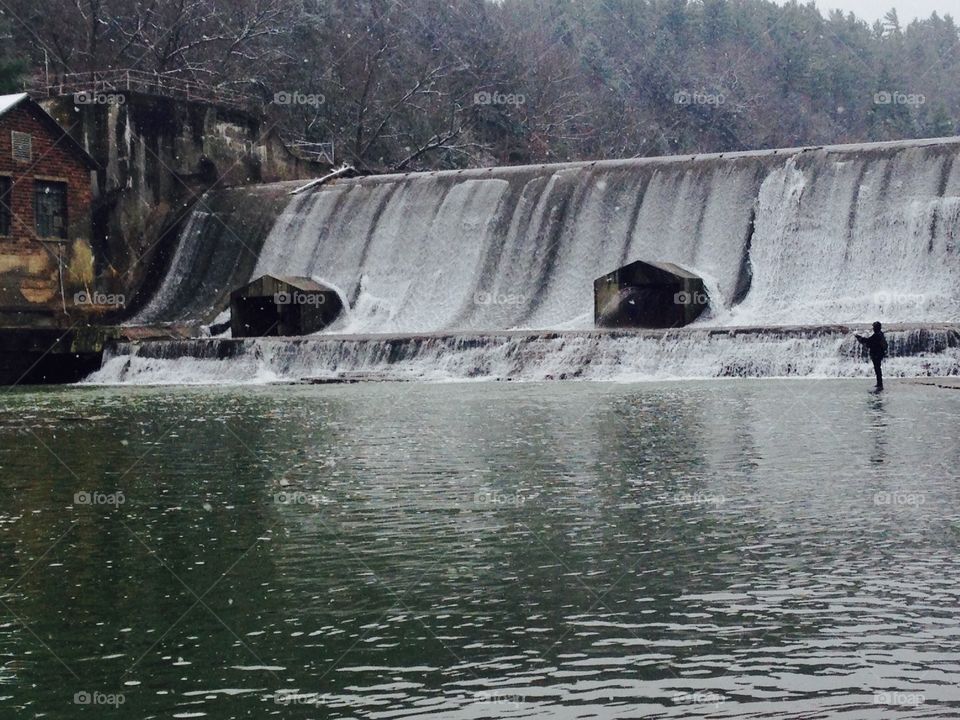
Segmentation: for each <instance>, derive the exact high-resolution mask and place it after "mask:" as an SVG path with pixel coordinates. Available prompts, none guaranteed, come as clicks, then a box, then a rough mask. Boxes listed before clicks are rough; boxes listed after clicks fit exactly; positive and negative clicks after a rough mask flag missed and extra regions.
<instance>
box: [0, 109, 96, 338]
mask: <svg viewBox="0 0 960 720" xmlns="http://www.w3.org/2000/svg"><path fill="white" fill-rule="evenodd" d="M95 168H96V163H95V162H94V160H93V159H92V158H91V157H90V155H88V154H87V152H86V151H85V150H84V149H83V147H81V146H80V145H79V144H78V143H77V142H76V141H75V140H73V139H72V138H71V137H70V136H69V134H67V132H66V131H65V130H64V128H62V127H61V126H60V125H59V124H58V123H57V122H56V120H54V119H53V118H52V117H51V116H50V115H48V114H47V113H46V112H45V111H44V110H43V108H41V107H40V106H39V105H38V104H37V103H35V102H34V101H33V100H31V99H30V98H29V97H28V96H27V95H26V93H19V94H16V95H0V327H2V326H8V327H9V326H24V325H26V326H52V325H59V324H63V323H64V321H66V320H67V319H68V317H69V315H71V314H76V312H77V311H82V310H84V309H89V308H85V307H81V306H86V305H89V303H90V301H91V297H92V296H91V292H90V291H91V290H92V285H93V277H94V257H93V250H92V245H91V217H90V201H91V174H90V173H91V171H92V170H94V169H95Z"/></svg>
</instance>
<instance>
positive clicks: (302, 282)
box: [263, 273, 333, 292]
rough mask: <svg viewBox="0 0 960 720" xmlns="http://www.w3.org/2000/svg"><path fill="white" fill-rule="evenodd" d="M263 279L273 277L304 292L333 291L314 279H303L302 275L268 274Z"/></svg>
mask: <svg viewBox="0 0 960 720" xmlns="http://www.w3.org/2000/svg"><path fill="white" fill-rule="evenodd" d="M263 277H272V278H273V279H274V280H278V281H280V282H282V283H286V284H287V285H289V286H290V287H295V288H296V289H297V290H303V291H304V292H329V291H331V290H332V289H333V288H330V287H327V286H326V285H321V284H320V283H318V282H317V281H316V280H314V279H313V278H308V277H301V276H300V275H270V274H269V273H268V274H267V275H264V276H263Z"/></svg>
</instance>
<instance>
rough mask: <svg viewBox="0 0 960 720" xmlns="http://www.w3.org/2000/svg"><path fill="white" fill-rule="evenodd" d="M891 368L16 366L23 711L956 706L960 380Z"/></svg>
mask: <svg viewBox="0 0 960 720" xmlns="http://www.w3.org/2000/svg"><path fill="white" fill-rule="evenodd" d="M867 385H868V384H867V383H866V382H865V381H826V382H825V381H820V382H817V381H803V380H797V381H773V380H771V381H729V382H709V383H706V382H705V383H694V382H685V383H672V384H645V385H591V384H559V383H558V384H548V385H535V384H526V385H510V384H460V385H453V384H451V385H415V384H398V385H388V384H379V385H357V386H342V387H258V388H234V389H203V388H194V389H186V390H171V389H163V390H160V389H139V390H129V389H80V390H76V389H74V390H62V389H60V390H52V391H43V392H35V391H29V390H17V391H14V392H8V393H5V394H3V395H2V396H0V662H2V666H0V716H2V717H4V718H5V717H17V718H19V717H23V718H27V717H30V718H33V717H41V716H42V717H46V718H57V719H59V718H73V717H78V716H83V717H87V716H89V717H101V716H106V717H130V718H141V717H143V718H188V717H209V718H240V717H243V718H247V717H250V718H253V717H283V718H288V717H289V718H394V717H404V718H414V717H443V718H471V719H479V718H504V717H507V718H509V717H531V718H564V719H568V718H620V717H624V718H626V717H630V718H636V717H691V716H710V717H727V716H730V717H777V718H785V717H794V718H801V717H802V718H819V717H843V718H861V717H862V718H885V717H942V718H955V717H958V716H960V617H958V608H960V572H958V567H957V557H958V552H957V551H958V545H960V510H958V508H960V488H958V467H960V464H958V461H960V450H958V439H960V438H958V435H960V434H958V431H957V427H958V421H960V392H956V391H951V390H942V389H935V388H928V387H920V386H914V385H907V384H900V385H894V384H891V386H890V388H889V390H888V392H887V394H886V395H885V396H882V397H881V396H875V395H870V394H868V393H867V392H866V388H867ZM121 701H122V707H120V709H119V711H117V712H114V711H113V708H114V707H115V705H116V704H117V703H120V702H121ZM110 713H113V714H110Z"/></svg>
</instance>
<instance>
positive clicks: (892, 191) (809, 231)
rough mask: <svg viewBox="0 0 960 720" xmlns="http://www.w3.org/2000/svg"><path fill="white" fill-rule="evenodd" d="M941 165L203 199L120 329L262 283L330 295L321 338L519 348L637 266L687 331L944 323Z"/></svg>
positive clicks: (510, 170)
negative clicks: (672, 288)
mask: <svg viewBox="0 0 960 720" xmlns="http://www.w3.org/2000/svg"><path fill="white" fill-rule="evenodd" d="M958 154H960V138H941V139H932V140H918V141H906V142H893V143H877V144H868V145H848V146H832V147H821V148H800V149H786V150H770V151H758V152H745V153H733V154H723V155H702V156H684V157H669V158H650V159H637V160H619V161H603V162H592V163H570V164H561V165H540V166H524V167H507V168H489V169H475V170H462V171H446V172H433V173H410V174H406V175H387V176H375V177H361V178H353V179H341V180H338V181H336V182H335V183H333V184H330V185H327V186H323V187H321V188H319V189H317V190H316V191H313V192H309V193H303V194H300V195H294V196H291V195H289V192H290V191H291V190H292V189H294V188H295V187H296V186H297V184H295V183H277V184H271V185H262V186H255V187H250V188H234V189H225V190H219V191H214V192H211V193H208V194H207V195H206V196H205V197H204V199H203V200H202V202H200V203H198V206H197V207H196V208H195V209H194V211H193V213H192V214H191V216H190V217H189V219H188V221H187V223H186V227H185V229H184V231H183V233H182V237H181V239H180V242H179V246H178V248H177V250H176V253H175V255H174V257H173V258H172V261H171V264H170V268H169V270H168V271H167V273H166V276H165V277H164V279H163V281H162V283H161V284H160V287H159V289H158V291H157V292H156V294H155V295H154V297H153V298H152V299H151V300H150V302H149V303H147V304H146V305H145V307H144V308H143V309H142V310H141V311H140V313H139V314H138V315H137V316H136V317H135V318H134V319H133V320H132V322H133V323H134V324H144V325H155V324H164V323H170V324H186V325H196V326H200V325H205V324H209V323H212V322H214V321H215V320H218V319H219V320H220V321H221V322H222V321H223V320H224V319H225V318H224V310H225V308H226V306H227V302H228V296H229V292H230V290H232V289H233V288H234V287H236V286H239V285H242V284H243V283H246V282H248V281H249V280H250V279H252V278H254V277H259V276H260V275H263V274H266V273H274V274H278V275H298V276H309V277H313V278H314V279H316V280H317V281H319V282H322V283H323V284H325V285H329V286H331V287H334V288H337V289H338V290H339V291H340V292H341V294H342V296H343V299H344V300H345V302H346V305H347V307H348V309H347V311H346V312H345V313H344V315H343V316H342V317H341V319H340V320H338V321H337V322H336V323H334V324H333V325H332V326H331V327H330V328H329V330H328V331H327V335H329V336H330V339H333V338H335V337H336V338H342V336H347V335H373V336H376V335H384V334H407V335H411V336H417V335H423V334H429V333H440V334H446V335H449V336H451V337H455V336H457V335H460V334H465V333H483V334H485V336H486V337H488V338H496V337H498V333H503V332H504V331H525V332H526V333H528V334H527V337H539V336H538V335H537V333H539V332H542V331H548V332H565V331H566V332H568V331H585V330H588V329H590V328H591V327H592V311H593V308H592V294H591V283H592V281H593V279H594V278H595V277H598V276H600V275H602V274H604V273H606V272H609V271H610V270H612V269H614V268H616V267H618V266H620V265H623V264H624V263H626V262H629V261H631V260H634V259H637V258H655V259H657V260H659V261H663V262H671V263H676V264H678V265H680V266H682V267H685V268H688V269H690V270H691V271H693V272H695V273H697V274H698V275H700V276H701V277H703V278H704V280H705V282H706V285H707V288H708V291H709V295H710V308H709V310H708V312H707V313H705V314H704V315H703V316H702V317H701V318H700V319H699V320H698V321H697V322H696V323H695V324H694V325H693V326H691V327H692V328H693V329H694V330H697V329H709V328H724V327H736V326H751V327H769V328H782V327H789V326H814V325H838V324H842V325H856V324H861V323H869V322H870V321H873V320H876V319H881V320H882V321H883V322H884V323H919V324H924V323H926V324H938V325H949V324H956V323H958V322H960V250H958V241H960V163H957V162H955V160H956V158H957V156H958ZM771 332H774V333H776V332H777V331H776V330H771ZM530 333H533V334H532V335H531V334H530ZM319 337H321V338H322V337H323V335H321V336H319ZM596 337H606V336H603V335H598V336H596ZM668 337H674V336H668ZM677 337H685V336H683V335H682V334H681V335H678V336H677ZM491 342H493V345H491V349H490V351H489V352H492V353H495V352H500V351H501V350H502V347H500V350H497V349H495V348H494V346H496V342H495V341H491ZM578 342H579V341H578ZM599 342H600V343H601V345H603V344H604V342H605V341H603V340H600V341H599ZM637 342H638V343H641V344H643V341H642V339H638V340H637ZM673 342H675V341H673V340H664V339H662V338H661V339H660V340H658V341H657V342H656V343H653V344H651V343H650V342H646V344H645V345H644V347H645V350H644V351H645V352H653V353H659V354H661V355H662V354H663V353H667V354H668V355H669V354H670V353H671V352H673V351H674V350H675V348H672V347H669V348H668V347H667V346H668V345H670V344H671V343H673ZM429 344H430V343H427V345H429ZM940 345H942V343H940ZM938 346H939V345H938ZM318 347H319V346H318ZM418 347H421V348H423V347H424V344H423V343H420V344H419V345H418ZM497 347H499V346H497ZM757 350H758V351H766V350H767V348H757ZM637 351H638V352H639V351H640V348H639V346H638V348H637ZM151 352H152V351H151ZM181 352H183V353H187V354H189V351H188V350H187V349H186V346H183V347H182V348H181ZM197 352H201V351H200V350H198V351H197ZM731 352H735V351H734V350H732V349H731ZM736 352H739V351H736ZM320 356H324V358H325V359H323V360H321V359H320ZM338 357H340V362H348V363H349V361H348V360H346V359H345V358H344V357H341V356H338ZM154 359H155V360H156V359H158V358H154ZM171 361H172V359H171ZM329 361H330V357H329V356H325V355H324V353H320V355H318V356H317V358H316V362H317V367H318V369H322V367H326V365H324V363H327V362H329ZM477 361H478V362H479V363H480V364H481V365H482V364H483V361H482V358H477ZM438 362H439V360H438ZM755 365H756V367H758V368H760V367H764V366H766V365H767V364H766V363H764V362H757V363H755ZM946 366H950V363H949V362H948V363H946ZM658 367H663V363H659V364H658ZM684 367H686V366H684ZM347 369H349V368H347ZM571 372H573V370H572V369H571ZM465 374H466V376H470V374H471V373H465ZM734 374H736V373H734ZM800 374H802V373H800ZM921 374H926V373H921ZM101 375H103V374H101ZM106 375H108V376H109V373H106Z"/></svg>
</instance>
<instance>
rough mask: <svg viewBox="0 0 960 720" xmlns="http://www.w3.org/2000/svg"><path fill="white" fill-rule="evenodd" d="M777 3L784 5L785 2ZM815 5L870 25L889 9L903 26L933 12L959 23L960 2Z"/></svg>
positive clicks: (821, 0)
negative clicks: (949, 17)
mask: <svg viewBox="0 0 960 720" xmlns="http://www.w3.org/2000/svg"><path fill="white" fill-rule="evenodd" d="M778 2H780V3H781V4H785V2H786V0H778ZM816 4H817V7H818V8H820V12H822V13H824V14H826V13H827V12H828V11H830V10H833V9H838V10H843V11H844V12H852V13H854V14H855V15H857V17H861V18H863V19H864V20H866V21H867V22H870V23H872V22H873V21H874V20H879V19H880V18H882V17H883V16H884V14H886V12H887V10H889V9H890V8H896V9H897V15H898V16H899V17H900V22H901V23H902V24H903V25H906V24H907V23H909V22H910V21H911V20H913V19H914V18H917V17H920V18H928V17H930V14H931V13H932V12H934V11H936V12H937V14H938V15H940V16H941V17H943V16H944V15H951V16H953V19H954V20H957V21H960V0H816Z"/></svg>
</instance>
